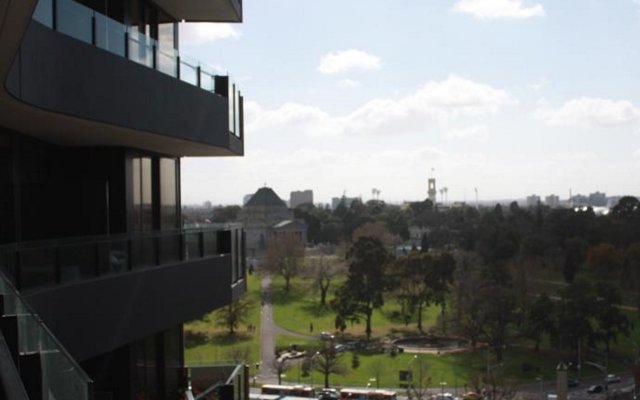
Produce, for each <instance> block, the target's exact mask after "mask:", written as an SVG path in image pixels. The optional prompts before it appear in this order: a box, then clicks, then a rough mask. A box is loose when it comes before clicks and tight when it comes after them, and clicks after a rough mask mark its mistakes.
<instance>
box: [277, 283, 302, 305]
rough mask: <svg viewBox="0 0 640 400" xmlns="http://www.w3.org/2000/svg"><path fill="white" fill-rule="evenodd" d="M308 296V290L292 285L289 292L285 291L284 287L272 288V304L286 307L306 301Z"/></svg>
mask: <svg viewBox="0 0 640 400" xmlns="http://www.w3.org/2000/svg"><path fill="white" fill-rule="evenodd" d="M307 294H308V293H307V290H306V288H302V287H298V286H294V285H291V287H290V288H289V291H288V292H287V291H285V290H284V285H273V286H271V303H272V304H273V305H277V306H284V305H288V304H290V303H296V302H299V301H302V300H304V298H305V297H306V296H307Z"/></svg>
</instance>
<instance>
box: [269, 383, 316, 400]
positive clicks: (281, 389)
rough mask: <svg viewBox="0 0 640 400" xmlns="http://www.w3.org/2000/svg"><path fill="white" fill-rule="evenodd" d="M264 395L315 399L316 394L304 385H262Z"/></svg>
mask: <svg viewBox="0 0 640 400" xmlns="http://www.w3.org/2000/svg"><path fill="white" fill-rule="evenodd" d="M262 394H277V395H278V396H293V397H306V398H315V397H316V393H315V391H314V390H313V388H312V387H309V386H302V385H295V386H289V385H262Z"/></svg>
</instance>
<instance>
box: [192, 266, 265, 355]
mask: <svg viewBox="0 0 640 400" xmlns="http://www.w3.org/2000/svg"><path fill="white" fill-rule="evenodd" d="M245 296H249V298H250V299H251V300H252V303H253V307H252V310H251V313H250V315H249V318H248V320H247V322H246V323H244V324H242V325H241V326H240V327H239V328H238V332H237V333H236V334H235V335H234V336H229V334H228V332H227V331H226V329H225V328H224V327H221V326H219V325H218V324H217V323H216V320H215V316H214V314H215V312H212V313H209V314H207V315H206V316H205V317H204V318H203V319H199V320H195V321H191V322H189V323H186V324H185V326H184V330H185V337H186V338H185V361H186V363H187V364H192V365H193V364H207V363H215V362H221V361H230V360H235V359H246V361H247V362H249V363H255V362H257V361H259V360H260V278H259V277H258V276H257V275H256V274H253V275H248V276H247V293H246V294H245ZM248 324H253V325H255V326H256V330H255V332H253V333H250V332H248V330H247V325H248ZM189 337H191V338H193V340H187V338H189Z"/></svg>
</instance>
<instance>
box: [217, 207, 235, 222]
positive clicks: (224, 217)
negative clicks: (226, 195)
mask: <svg viewBox="0 0 640 400" xmlns="http://www.w3.org/2000/svg"><path fill="white" fill-rule="evenodd" d="M240 209H241V208H240V206H218V207H214V209H213V216H212V217H211V222H214V223H225V222H233V221H237V220H238V213H239V212H240Z"/></svg>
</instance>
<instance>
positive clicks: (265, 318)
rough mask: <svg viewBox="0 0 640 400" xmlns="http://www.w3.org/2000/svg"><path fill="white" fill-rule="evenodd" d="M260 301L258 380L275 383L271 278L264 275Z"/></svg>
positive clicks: (274, 339)
mask: <svg viewBox="0 0 640 400" xmlns="http://www.w3.org/2000/svg"><path fill="white" fill-rule="evenodd" d="M260 299H261V303H262V309H261V310H260V314H261V332H260V335H261V337H260V362H261V363H262V365H261V366H260V375H259V376H258V379H259V380H260V381H261V382H263V383H267V382H268V381H272V380H275V381H276V382H277V376H276V371H275V370H274V368H273V363H274V361H275V358H276V357H275V351H274V350H275V348H276V334H277V332H276V324H275V322H274V321H273V307H272V305H271V276H270V275H268V274H264V276H263V277H262V282H261V293H260Z"/></svg>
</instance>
